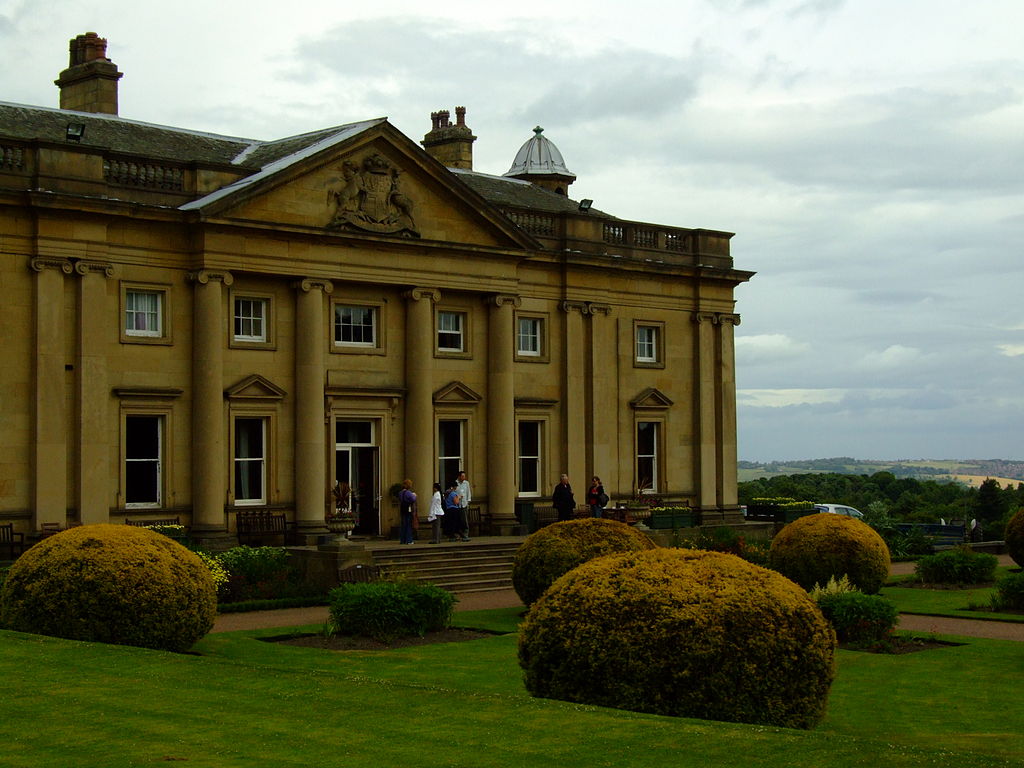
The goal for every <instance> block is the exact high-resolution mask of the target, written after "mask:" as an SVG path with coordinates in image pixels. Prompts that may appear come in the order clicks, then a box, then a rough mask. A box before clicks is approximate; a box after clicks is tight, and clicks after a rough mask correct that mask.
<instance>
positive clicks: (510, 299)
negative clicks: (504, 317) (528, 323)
mask: <svg viewBox="0 0 1024 768" xmlns="http://www.w3.org/2000/svg"><path fill="white" fill-rule="evenodd" d="M484 303H485V304H487V306H494V307H504V306H506V305H507V306H510V307H513V308H514V309H519V307H521V306H522V305H523V300H522V298H521V297H519V296H514V295H512V294H510V293H496V294H494V295H492V296H487V297H486V298H484Z"/></svg>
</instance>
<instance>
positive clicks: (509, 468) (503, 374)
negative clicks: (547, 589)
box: [487, 295, 522, 528]
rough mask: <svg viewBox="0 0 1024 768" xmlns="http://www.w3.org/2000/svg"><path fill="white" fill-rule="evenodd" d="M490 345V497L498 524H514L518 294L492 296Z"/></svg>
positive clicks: (488, 357) (488, 365)
mask: <svg viewBox="0 0 1024 768" xmlns="http://www.w3.org/2000/svg"><path fill="white" fill-rule="evenodd" d="M487 304H488V307H489V308H490V318H489V323H490V326H489V328H488V331H489V334H488V341H489V343H488V348H487V498H488V510H489V511H490V513H491V519H492V521H493V523H494V525H495V526H497V527H499V528H500V527H502V526H511V525H514V524H515V498H516V403H515V378H514V374H513V368H512V364H513V361H514V358H515V312H514V310H515V308H516V307H519V306H520V304H522V300H521V299H520V298H519V297H518V296H503V295H498V296H492V297H490V298H489V299H488V300H487Z"/></svg>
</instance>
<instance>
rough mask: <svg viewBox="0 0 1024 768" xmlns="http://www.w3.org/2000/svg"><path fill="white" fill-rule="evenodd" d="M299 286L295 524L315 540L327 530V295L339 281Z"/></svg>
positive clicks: (302, 283) (296, 318) (296, 340)
mask: <svg viewBox="0 0 1024 768" xmlns="http://www.w3.org/2000/svg"><path fill="white" fill-rule="evenodd" d="M295 287H296V289H297V291H298V296H297V300H296V307H295V527H296V529H297V531H298V534H299V537H300V538H303V537H305V538H307V539H313V538H314V537H315V536H317V535H319V534H324V533H326V532H327V526H326V525H325V524H324V520H325V515H326V512H327V455H326V454H327V445H326V442H325V441H326V435H327V431H326V426H325V424H326V419H325V415H324V378H325V375H326V374H325V368H324V347H325V345H326V344H327V327H326V324H325V321H324V296H326V295H330V294H331V293H332V292H333V291H334V284H333V283H331V281H330V280H314V279H306V280H302V281H301V282H299V283H296V286H295Z"/></svg>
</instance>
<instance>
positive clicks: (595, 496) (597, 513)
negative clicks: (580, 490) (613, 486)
mask: <svg viewBox="0 0 1024 768" xmlns="http://www.w3.org/2000/svg"><path fill="white" fill-rule="evenodd" d="M607 503H608V497H607V496H605V494H604V486H603V485H601V478H600V477H598V476H597V475H594V476H593V477H592V478H591V479H590V488H588V489H587V504H589V505H590V514H591V515H593V516H594V517H601V514H602V513H603V512H604V506H605V504H607Z"/></svg>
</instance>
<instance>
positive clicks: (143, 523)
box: [124, 517, 181, 528]
mask: <svg viewBox="0 0 1024 768" xmlns="http://www.w3.org/2000/svg"><path fill="white" fill-rule="evenodd" d="M124 522H125V524H126V525H134V526H136V527H137V528H149V527H150V526H154V525H181V518H180V517H164V518H161V519H159V520H129V519H128V518H125V521H124Z"/></svg>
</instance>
